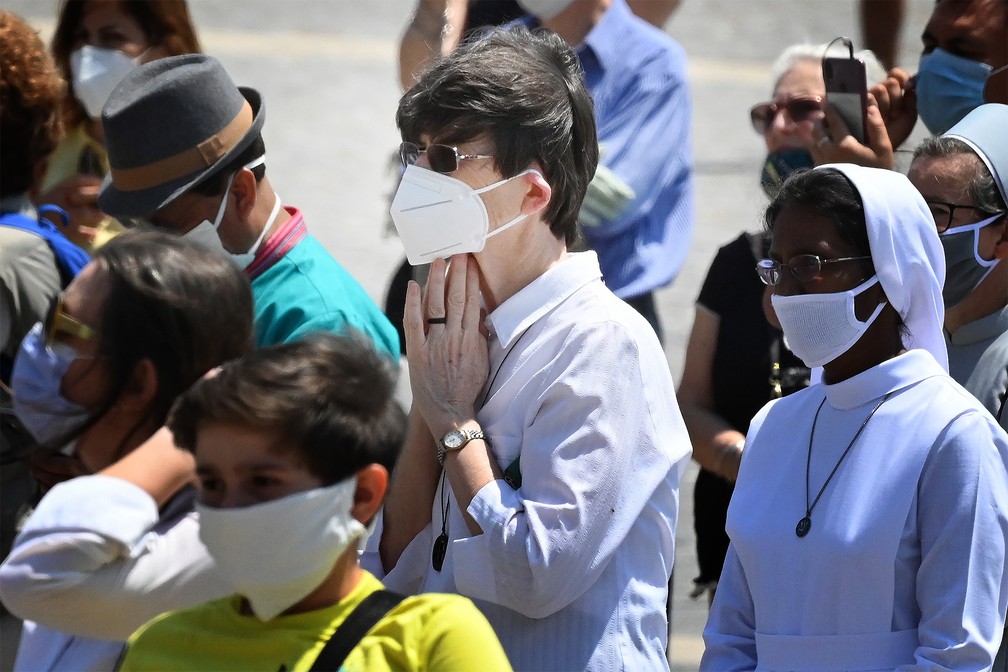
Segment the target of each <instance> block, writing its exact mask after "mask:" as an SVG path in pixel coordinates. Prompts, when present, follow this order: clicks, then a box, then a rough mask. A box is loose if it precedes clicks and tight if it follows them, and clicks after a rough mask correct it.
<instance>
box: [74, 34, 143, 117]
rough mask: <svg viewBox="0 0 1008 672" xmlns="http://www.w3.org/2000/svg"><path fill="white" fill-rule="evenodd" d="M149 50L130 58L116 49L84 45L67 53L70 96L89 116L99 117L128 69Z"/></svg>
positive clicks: (134, 65) (137, 64)
mask: <svg viewBox="0 0 1008 672" xmlns="http://www.w3.org/2000/svg"><path fill="white" fill-rule="evenodd" d="M148 51H150V49H147V50H145V51H144V52H143V53H142V54H140V55H139V56H137V57H136V58H133V57H132V56H129V55H127V54H126V53H124V52H122V51H120V50H118V49H103V48H101V47H93V46H91V45H90V44H85V45H84V46H82V47H81V48H80V49H78V50H77V51H75V52H73V53H72V54H70V76H71V80H72V81H71V87H72V89H73V93H74V97H75V98H76V99H77V100H78V101H79V102H80V104H81V105H82V106H83V107H84V110H85V111H86V112H87V113H88V116H89V117H91V118H92V119H100V118H101V113H102V108H103V107H105V103H106V102H107V101H108V99H109V96H111V95H112V91H113V89H115V87H116V86H118V84H119V82H121V81H122V80H123V78H124V77H126V75H128V74H129V72H130V71H131V70H133V69H134V68H136V67H137V66H139V65H140V63H141V62H142V61H143V57H144V56H145V55H146V54H147V52H148Z"/></svg>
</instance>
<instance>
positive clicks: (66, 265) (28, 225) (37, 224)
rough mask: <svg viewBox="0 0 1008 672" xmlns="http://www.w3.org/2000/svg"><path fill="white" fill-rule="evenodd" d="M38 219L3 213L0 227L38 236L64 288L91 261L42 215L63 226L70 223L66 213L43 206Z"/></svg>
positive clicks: (53, 207)
mask: <svg viewBox="0 0 1008 672" xmlns="http://www.w3.org/2000/svg"><path fill="white" fill-rule="evenodd" d="M38 212H39V217H38V219H32V218H31V217H29V216H27V215H24V214H21V213H19V212H4V213H2V214H0V226H9V227H11V228H12V229H20V230H22V231H27V232H29V233H33V234H35V235H36V236H39V237H40V238H42V239H43V240H45V241H46V243H47V244H48V245H49V249H50V250H52V253H53V257H54V258H55V260H56V267H57V269H58V270H59V273H60V281H61V284H62V286H63V287H64V288H65V287H66V286H67V285H69V284H70V281H71V280H73V279H74V276H76V275H77V273H79V272H80V270H81V269H82V268H84V267H85V266H87V264H88V262H89V261H91V257H90V256H88V253H87V252H85V251H84V250H82V249H81V248H79V247H77V246H76V245H74V244H73V243H72V242H70V239H69V238H67V237H66V236H64V235H63V233H62V232H61V231H60V230H59V229H57V228H56V225H55V224H53V223H52V222H51V221H49V219H47V218H46V217H43V216H42V215H45V214H50V215H54V216H57V217H59V218H60V220H61V221H62V223H63V224H64V226H65V225H66V224H67V223H68V222H69V221H70V220H69V218H68V216H67V214H66V212H65V211H64V210H63V209H62V208H59V207H57V206H55V205H43V206H40V207H39V208H38Z"/></svg>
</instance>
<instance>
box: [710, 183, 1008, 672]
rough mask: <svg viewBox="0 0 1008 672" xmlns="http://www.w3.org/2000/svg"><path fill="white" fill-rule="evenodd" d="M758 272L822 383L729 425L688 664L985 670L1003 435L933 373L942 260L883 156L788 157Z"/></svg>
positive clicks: (995, 592)
mask: <svg viewBox="0 0 1008 672" xmlns="http://www.w3.org/2000/svg"><path fill="white" fill-rule="evenodd" d="M765 219H766V222H767V225H768V228H769V229H770V231H771V235H772V244H771V246H770V252H769V256H770V258H769V259H764V260H761V261H760V262H759V263H758V266H757V270H758V272H759V274H760V276H761V277H762V278H763V279H764V281H765V282H766V283H767V284H768V285H770V286H771V287H772V288H773V294H772V297H771V299H772V303H773V307H774V310H775V312H776V314H777V317H778V319H779V320H780V323H781V326H782V328H783V331H784V334H785V336H786V338H787V339H788V342H789V344H790V346H791V349H792V350H793V351H794V352H795V354H797V355H798V356H799V357H801V358H802V359H803V360H804V361H805V363H806V364H808V365H809V366H812V367H818V366H821V367H822V371H823V376H822V383H821V384H816V385H812V386H811V387H808V388H806V389H805V390H802V391H799V392H796V393H795V394H793V395H790V396H787V397H784V398H782V399H779V400H777V401H776V402H771V403H769V404H767V405H766V406H765V407H764V408H763V409H762V410H761V411H760V412H759V413H758V414H757V416H756V417H755V418H754V419H753V421H752V423H751V424H750V428H749V432H748V435H747V437H746V446H745V451H744V453H743V459H742V463H741V468H740V471H739V479H738V483H737V485H736V489H735V494H734V497H733V499H732V503H731V506H730V508H729V512H728V534H729V536H730V538H731V547H730V548H729V551H728V556H727V558H726V560H725V567H724V572H723V573H722V576H721V582H720V584H719V586H718V591H717V594H716V596H715V599H714V604H713V607H712V610H711V615H710V619H709V620H708V623H707V627H706V630H705V631H704V639H705V641H706V644H707V650H706V652H705V654H704V657H703V660H702V663H701V669H705V670H718V671H719V672H722V671H725V670H743V669H744V670H752V669H760V670H879V669H890V670H891V669H918V668H921V667H928V668H940V669H947V670H979V669H984V668H988V669H989V668H990V666H991V664H992V662H993V659H994V654H995V652H996V651H997V648H998V643H999V641H1000V639H1001V632H1002V626H1003V623H1004V618H1005V605H1006V597H1008V575H1006V565H1005V539H1006V535H1008V469H1006V465H1008V435H1006V434H1005V432H1004V431H1003V430H1002V429H1001V428H999V427H998V426H997V425H996V424H995V422H994V420H993V418H992V417H991V416H990V414H989V413H987V412H986V411H985V410H983V408H982V407H981V406H980V404H979V403H978V402H977V400H976V399H975V398H974V397H973V396H972V395H970V394H969V393H968V392H966V391H965V390H964V389H963V388H962V387H960V386H959V385H958V384H957V383H956V382H955V381H953V380H952V378H950V377H949V375H948V373H947V366H948V361H947V355H946V351H945V341H944V338H943V336H942V317H943V305H942V296H941V290H942V283H943V282H944V279H945V262H944V258H943V254H942V247H941V244H940V242H939V240H938V235H937V232H936V230H935V226H934V220H933V219H932V217H931V215H930V212H929V210H928V206H927V204H926V203H925V202H924V200H923V198H922V197H921V196H920V194H919V193H918V192H917V191H916V190H915V189H914V188H913V186H912V185H911V184H910V182H909V181H908V180H907V179H906V177H904V176H903V175H900V174H899V173H895V172H892V171H886V170H878V169H871V168H863V167H858V166H854V165H847V164H836V165H826V166H821V167H819V168H817V169H815V170H811V171H803V172H799V173H796V174H795V175H793V176H792V177H791V178H789V179H788V180H787V182H785V184H784V185H783V187H782V189H781V191H780V192H779V193H778V195H777V197H776V198H775V199H774V201H773V202H772V203H771V204H770V207H769V208H768V210H767V213H766V218H765Z"/></svg>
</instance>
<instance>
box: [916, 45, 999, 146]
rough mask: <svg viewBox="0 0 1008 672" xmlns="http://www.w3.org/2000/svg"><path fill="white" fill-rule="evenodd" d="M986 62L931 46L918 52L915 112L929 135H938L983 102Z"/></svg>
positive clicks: (986, 73)
mask: <svg viewBox="0 0 1008 672" xmlns="http://www.w3.org/2000/svg"><path fill="white" fill-rule="evenodd" d="M992 70H993V68H992V67H991V66H989V65H987V64H986V63H981V62H979V61H973V60H970V59H968V58H963V57H962V56H956V55H954V54H950V53H949V52H947V51H945V50H944V49H935V50H934V51H932V52H931V53H930V54H925V55H924V56H921V59H920V67H919V69H918V71H917V84H916V86H915V91H916V92H917V113H918V114H920V118H921V119H923V120H924V125H925V126H927V127H928V130H929V131H931V133H932V134H933V135H941V134H942V133H944V132H945V131H947V130H949V129H950V128H952V127H953V126H955V125H956V124H957V123H959V121H960V120H962V118H963V117H965V116H966V115H967V114H969V113H970V112H972V111H973V110H975V109H976V108H978V107H980V106H981V105H983V104H984V96H983V91H984V84H985V83H986V82H987V76H988V75H990V74H991V71H992Z"/></svg>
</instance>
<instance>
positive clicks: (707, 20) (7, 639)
mask: <svg viewBox="0 0 1008 672" xmlns="http://www.w3.org/2000/svg"><path fill="white" fill-rule="evenodd" d="M190 4H191V6H192V9H193V14H194V17H195V20H196V22H197V25H198V26H199V27H200V31H201V37H202V39H203V44H204V48H205V50H206V51H208V52H210V53H213V54H215V55H217V56H218V57H219V58H221V60H222V61H223V62H224V64H225V66H226V67H227V68H228V70H229V71H230V72H231V73H232V75H233V77H234V78H235V80H236V81H237V82H238V83H239V84H247V85H251V86H254V87H256V88H258V89H259V90H260V91H261V92H262V93H263V94H264V96H265V99H266V108H267V115H268V116H267V122H266V125H265V130H264V136H265V140H266V145H267V151H268V160H269V161H268V163H269V167H270V168H269V170H270V175H271V180H272V181H273V183H274V185H275V186H276V188H277V190H278V191H279V193H280V194H281V195H282V197H283V199H284V202H285V203H291V204H296V205H298V206H299V207H301V208H302V210H303V211H304V212H305V216H306V218H307V221H308V222H309V225H310V226H311V228H312V231H313V232H314V234H315V235H316V236H317V237H318V238H319V239H320V240H321V241H322V242H323V244H324V245H325V246H326V247H327V248H328V249H329V250H330V252H332V254H333V255H334V256H335V257H336V258H337V259H338V260H339V261H340V262H341V263H342V264H344V265H345V266H346V267H347V268H348V269H349V270H350V271H351V272H352V273H353V274H354V275H355V276H356V277H357V278H358V279H359V280H360V281H361V282H362V284H363V285H364V287H365V288H366V289H367V290H368V292H369V293H370V294H371V295H372V296H373V297H374V298H375V299H376V300H378V301H379V302H380V301H381V300H382V297H383V295H384V292H385V289H386V283H387V280H388V278H389V275H390V273H391V271H392V270H393V269H394V268H395V266H396V265H397V264H398V263H399V261H400V259H401V257H402V251H401V247H400V245H399V242H398V240H397V239H396V238H394V237H388V236H387V235H386V234H385V218H386V214H385V212H386V210H387V200H386V197H387V192H388V191H389V189H390V188H391V177H390V175H389V172H388V168H387V162H388V157H389V156H390V155H391V153H392V151H393V150H394V148H395V146H396V145H397V143H398V134H397V132H396V129H395V125H394V116H393V115H394V110H395V105H396V100H397V99H398V96H399V91H398V84H397V82H398V80H397V77H396V71H395V53H396V42H397V39H398V35H399V33H400V31H401V29H402V27H403V26H404V25H405V22H406V20H407V17H408V16H409V14H410V11H411V8H412V6H413V0H284V2H276V1H273V0H241V1H239V0H190ZM909 4H910V7H909V15H908V18H907V22H906V26H905V28H904V31H903V38H902V51H901V56H902V58H901V61H902V63H904V64H905V65H906V66H909V67H911V68H912V67H913V65H914V64H915V62H916V58H917V54H918V53H919V39H918V35H919V34H920V31H921V29H922V28H923V26H924V23H925V21H926V19H927V15H928V13H929V10H930V5H931V4H932V3H930V2H928V1H927V0H911V2H910V3H909ZM4 5H5V6H6V7H7V8H9V9H11V10H13V11H15V12H18V13H20V14H21V15H23V16H25V17H26V18H28V19H29V20H30V21H32V23H33V24H34V25H36V26H38V27H39V28H40V29H41V30H42V33H43V36H44V37H47V36H48V35H50V34H51V30H52V20H53V17H54V16H55V11H56V6H57V2H56V0H7V1H6V2H5V3H4ZM666 29H667V31H668V32H669V33H670V34H671V35H672V36H673V37H675V38H676V39H677V40H679V41H680V42H681V43H682V44H683V46H684V47H685V48H686V52H687V54H688V55H689V59H690V80H691V87H692V94H693V103H694V112H695V118H694V124H695V129H694V145H695V154H696V175H697V179H696V188H697V224H696V233H695V238H694V240H693V243H692V247H691V252H690V255H689V258H688V259H687V261H686V264H685V266H684V268H683V270H682V273H681V275H680V277H679V278H678V279H677V281H676V282H675V283H674V285H673V286H672V287H670V288H667V289H665V290H663V291H661V292H660V293H659V295H658V300H659V310H660V312H661V316H662V319H663V321H664V323H665V328H666V340H667V346H666V353H667V355H668V359H669V366H670V368H671V371H672V374H673V376H676V377H678V375H679V373H680V371H681V368H682V359H683V351H684V346H685V342H686V338H687V335H688V333H689V329H690V325H691V323H692V314H693V309H692V304H693V300H694V298H695V296H696V293H697V290H698V288H699V285H700V282H701V280H702V279H703V274H704V273H705V271H706V269H707V265H708V264H709V263H710V259H711V258H712V256H713V254H714V252H715V250H716V249H717V247H718V246H719V245H721V244H723V243H724V242H727V241H728V240H730V239H731V238H733V237H734V236H736V235H738V233H739V232H740V231H743V230H746V229H753V228H756V227H757V226H758V220H759V215H760V210H761V207H762V206H763V205H765V202H764V198H763V196H762V193H761V192H760V190H759V187H758V183H757V182H758V179H757V178H758V171H759V163H760V160H761V158H762V154H763V148H762V143H761V142H760V141H759V139H758V138H757V137H756V136H755V135H754V134H753V133H752V131H751V130H750V129H749V126H748V116H747V110H748V108H749V107H750V106H751V105H752V104H753V103H755V102H757V101H759V100H764V99H765V98H766V97H767V96H768V93H769V89H770V76H769V66H770V64H771V63H772V61H773V58H774V57H775V56H776V54H777V53H778V52H779V51H780V50H781V49H782V48H783V47H785V46H787V45H788V44H791V43H794V42H798V41H803V40H807V41H812V42H823V41H828V40H830V39H832V38H834V37H836V36H838V35H850V36H853V37H854V38H855V42H856V44H857V43H859V42H860V40H859V38H858V34H859V33H858V29H857V19H856V4H855V0H756V1H750V0H684V2H683V5H682V7H681V9H680V10H679V12H678V13H677V14H676V15H675V16H673V17H672V19H671V21H670V22H669V24H668V25H667V26H666ZM695 474H696V471H695V469H692V470H690V471H689V472H688V473H687V475H686V477H685V478H684V480H683V483H682V512H681V515H680V525H679V531H678V535H677V552H676V572H675V582H674V591H673V610H672V633H673V638H672V642H671V651H670V661H671V663H672V667H673V669H674V670H690V669H696V666H697V661H698V660H699V656H700V653H701V651H702V642H701V640H700V637H699V635H700V632H701V631H702V628H703V623H704V620H705V619H706V605H705V604H702V603H698V602H693V601H691V600H689V599H688V597H687V594H688V592H689V586H690V580H691V579H692V577H693V576H695V575H696V561H695V556H694V551H693V531H692V484H693V480H694V478H695ZM15 626H16V623H13V622H12V621H11V620H10V619H4V620H3V628H2V630H3V632H2V633H0V634H2V638H0V669H10V667H11V661H12V659H13V653H14V644H13V643H14V642H15V641H16V637H15V635H16V633H15V632H14V627H15Z"/></svg>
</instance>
